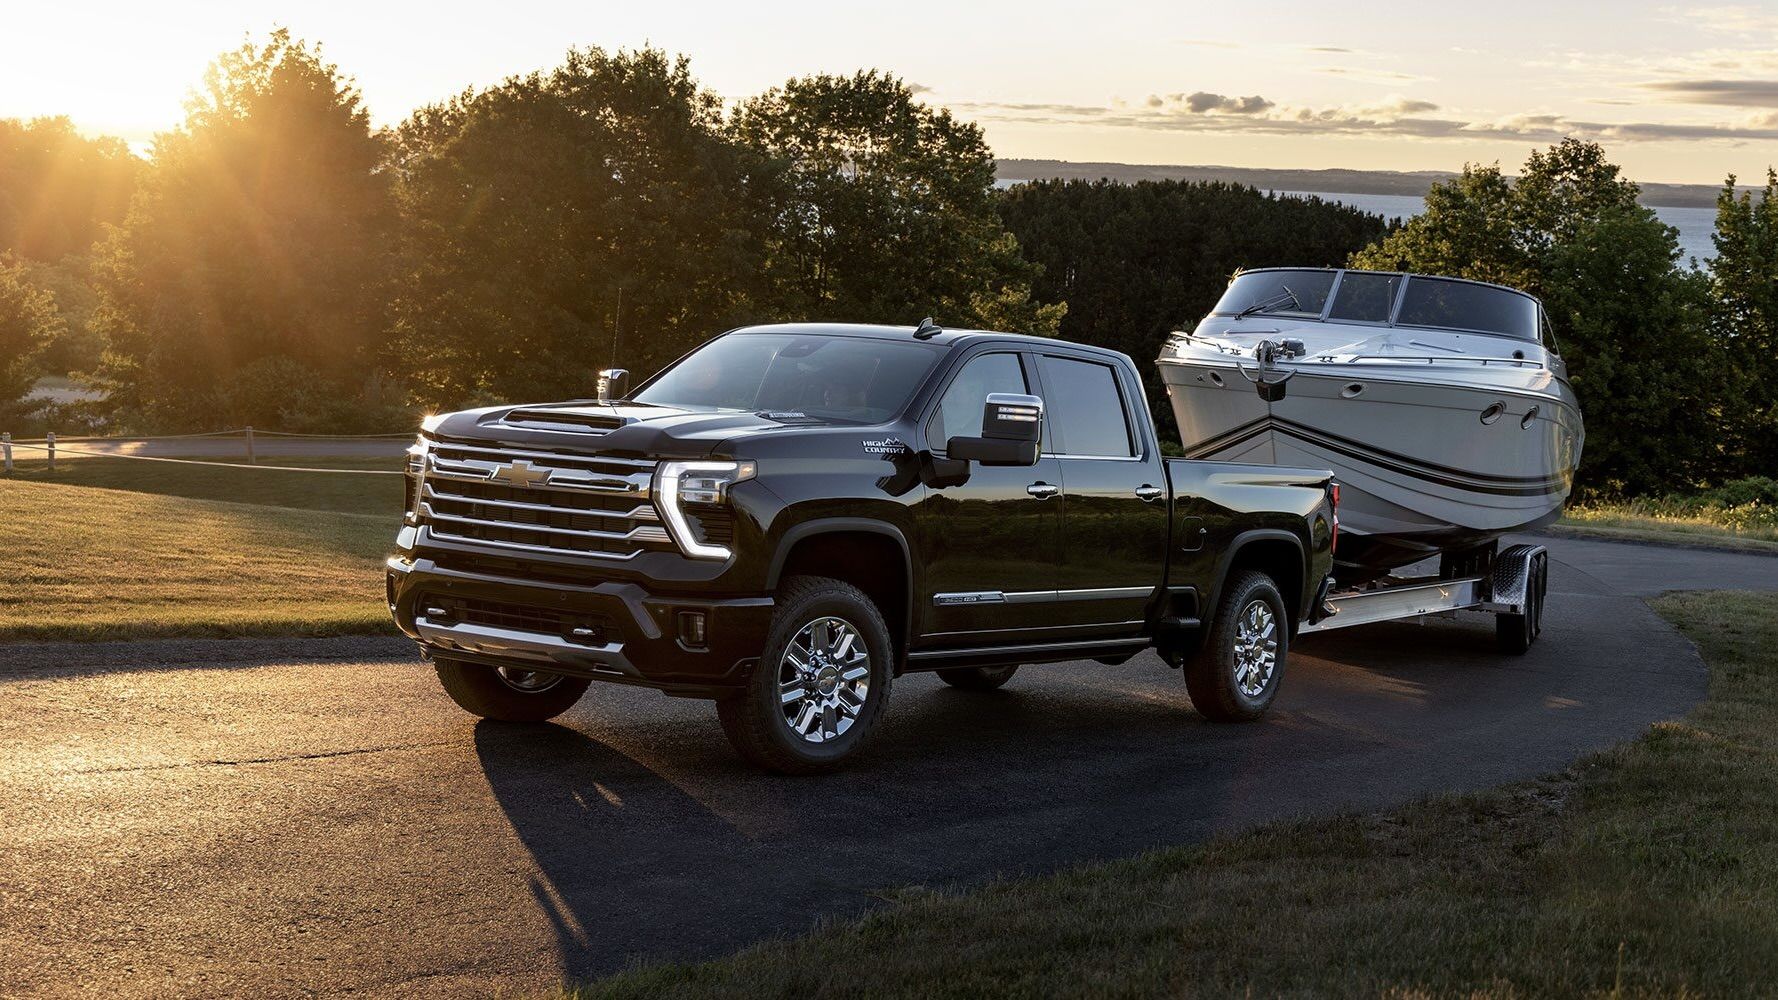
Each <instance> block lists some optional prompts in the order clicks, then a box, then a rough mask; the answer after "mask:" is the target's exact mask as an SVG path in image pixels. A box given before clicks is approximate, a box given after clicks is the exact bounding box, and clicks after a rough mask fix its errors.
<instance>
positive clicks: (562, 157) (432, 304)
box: [394, 48, 766, 405]
mask: <svg viewBox="0 0 1778 1000" xmlns="http://www.w3.org/2000/svg"><path fill="white" fill-rule="evenodd" d="M721 124H722V117H721V101H720V100H719V99H718V98H717V97H716V95H714V94H712V93H710V92H709V91H707V90H704V89H703V88H701V87H700V86H699V85H698V83H697V82H696V81H695V80H694V79H693V78H692V76H691V73H690V70H689V67H688V65H687V63H686V61H685V60H684V59H673V58H670V57H668V56H667V55H666V54H665V53H663V52H660V51H659V50H655V49H643V50H641V51H637V52H616V53H606V52H604V51H602V50H600V49H597V48H590V49H575V50H571V51H570V52H569V53H568V56H567V59H566V61H565V62H564V63H563V65H561V66H560V67H558V68H556V69H555V70H553V71H551V72H549V73H533V74H530V75H528V76H522V77H514V78H512V79H509V80H507V81H505V82H504V83H502V84H500V85H499V86H496V87H493V88H490V89H488V90H484V91H479V92H468V93H465V94H462V95H460V96H458V97H457V98H455V99H453V100H451V101H448V102H446V103H444V104H439V105H434V106H430V107H426V108H422V109H420V110H419V111H416V112H415V113H414V114H413V116H412V117H411V118H409V119H408V120H407V121H406V122H404V123H403V124H402V126H401V127H400V129H399V130H398V131H397V133H396V137H395V157H394V163H395V169H396V171H397V173H398V174H399V176H400V196H401V204H402V207H403V210H404V214H405V216H406V227H405V232H404V236H403V253H402V270H403V274H402V280H401V282H400V285H399V292H398V295H397V297H396V300H395V305H394V313H395V322H396V330H397V333H398V338H399V344H400V350H399V351H398V353H397V354H396V355H395V357H394V362H395V364H394V367H395V368H396V369H397V370H398V371H404V370H409V369H411V370H412V372H413V376H414V382H415V392H416V394H417V397H418V398H419V399H421V400H423V401H425V402H428V403H431V404H434V405H452V404H457V403H461V402H463V401H465V400H470V399H474V398H476V397H478V396H480V397H491V398H499V399H520V398H564V397H573V396H586V395H589V394H590V393H591V388H592V385H593V381H594V378H595V373H596V371H597V370H598V369H600V368H603V367H606V366H607V365H609V364H610V363H611V362H612V361H613V360H618V361H620V362H622V363H623V364H624V365H625V366H627V367H630V368H633V369H636V370H637V373H638V375H641V374H645V373H647V372H650V371H653V370H655V369H656V368H658V367H660V366H662V365H664V364H665V363H666V362H668V361H671V360H672V359H673V358H675V357H677V356H678V355H679V354H681V353H683V352H684V351H685V350H687V349H689V348H691V347H693V346H695V345H696V344H698V343H700V342H702V341H703V340H705V339H707V338H708V337H711V336H713V335H715V334H717V333H720V332H721V331H722V329H723V328H724V327H725V326H728V325H733V324H735V323H737V322H742V321H745V320H748V319H751V318H753V316H754V315H755V313H754V312H753V311H752V310H753V308H754V302H755V301H756V298H757V295H756V293H757V291H758V289H759V288H760V278H759V275H760V274H761V271H762V268H763V262H762V259H761V256H760V255H761V252H762V241H761V239H760V237H759V233H760V232H761V231H762V229H763V228H764V226H765V225H766V222H765V216H764V209H763V206H762V205H761V204H760V203H759V202H758V200H757V199H756V198H755V197H754V196H753V194H752V193H751V188H750V184H749V159H750V158H749V157H748V156H747V155H745V154H744V151H742V150H739V149H737V148H735V147H734V146H733V145H732V144H731V143H729V142H727V141H726V140H725V138H724V137H723V136H722V134H721ZM619 340H621V343H618V342H617V341H619Z"/></svg>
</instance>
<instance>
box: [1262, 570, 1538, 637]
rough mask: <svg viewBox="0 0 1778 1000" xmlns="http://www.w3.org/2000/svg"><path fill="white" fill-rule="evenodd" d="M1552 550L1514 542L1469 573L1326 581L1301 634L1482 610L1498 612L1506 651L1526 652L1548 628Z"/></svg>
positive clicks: (1496, 618)
mask: <svg viewBox="0 0 1778 1000" xmlns="http://www.w3.org/2000/svg"><path fill="white" fill-rule="evenodd" d="M1549 573H1550V559H1549V551H1548V550H1547V549H1545V548H1544V547H1543V546H1541V545H1510V546H1508V547H1506V548H1505V549H1502V550H1501V551H1500V552H1498V553H1497V554H1495V556H1494V559H1493V562H1492V565H1491V566H1489V567H1488V570H1487V571H1486V572H1483V573H1479V574H1471V575H1465V576H1457V575H1450V576H1447V575H1440V576H1430V577H1428V576H1422V577H1386V578H1384V579H1383V580H1380V581H1377V582H1376V583H1373V584H1370V585H1368V586H1365V587H1362V588H1356V589H1352V590H1343V591H1336V590H1334V589H1333V578H1332V577H1329V578H1328V579H1327V581H1326V582H1324V583H1323V584H1322V593H1321V599H1320V600H1319V601H1317V602H1316V611H1315V613H1314V614H1312V615H1311V616H1310V618H1309V621H1308V622H1306V623H1304V624H1303V625H1302V627H1301V628H1299V629H1297V634H1298V635H1309V634H1312V633H1315V632H1327V631H1331V630H1333V629H1336V628H1346V627H1348V626H1352V625H1369V624H1372V623H1374V622H1387V621H1400V620H1402V619H1407V618H1424V617H1426V616H1428V615H1455V614H1456V612H1458V611H1482V612H1488V613H1492V614H1493V615H1494V635H1495V638H1496V640H1497V641H1498V642H1499V644H1500V650H1501V652H1503V653H1511V654H1514V655H1518V654H1522V653H1524V652H1525V651H1526V650H1528V649H1530V648H1531V644H1532V643H1533V642H1535V641H1536V640H1537V635H1538V633H1539V632H1541V631H1543V598H1544V594H1545V592H1546V591H1547V589H1548V587H1549Z"/></svg>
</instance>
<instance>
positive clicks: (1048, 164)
mask: <svg viewBox="0 0 1778 1000" xmlns="http://www.w3.org/2000/svg"><path fill="white" fill-rule="evenodd" d="M995 173H996V176H997V178H998V179H999V180H1001V181H1003V182H1004V181H1031V180H1050V179H1059V180H1094V181H1096V180H1102V179H1103V180H1113V181H1121V182H1124V183H1133V182H1135V181H1158V180H1186V181H1226V182H1228V183H1232V184H1246V185H1249V186H1251V187H1256V188H1259V189H1260V190H1262V191H1342V192H1347V193H1350V194H1394V195H1410V196H1413V197H1416V198H1424V197H1425V196H1426V192H1427V190H1428V189H1429V188H1431V187H1432V185H1433V184H1434V183H1435V182H1438V181H1444V180H1449V179H1451V178H1452V177H1455V176H1457V175H1456V174H1455V173H1453V172H1451V171H1447V170H1414V171H1400V170H1343V169H1329V170H1274V169H1268V168H1263V167H1223V166H1188V165H1167V164H1139V163H1075V162H1072V161H1069V160H1019V159H1006V160H1000V161H998V163H997V169H996V171H995ZM1638 183H1639V184H1640V186H1641V188H1642V198H1641V201H1642V203H1643V204H1644V205H1649V206H1657V207H1661V208H1713V207H1715V205H1716V196H1717V194H1718V193H1719V192H1720V191H1721V190H1722V188H1721V186H1720V185H1715V184H1659V183H1649V184H1641V183H1640V182H1638ZM1735 190H1737V191H1754V192H1755V193H1756V194H1757V192H1758V190H1759V189H1758V188H1751V187H1748V186H1747V185H1737V187H1736V189H1735Z"/></svg>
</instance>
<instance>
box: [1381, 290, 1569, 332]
mask: <svg viewBox="0 0 1778 1000" xmlns="http://www.w3.org/2000/svg"><path fill="white" fill-rule="evenodd" d="M1395 325H1396V326H1428V327H1433V328H1435V329H1439V330H1473V331H1475V332H1478V333H1497V334H1503V335H1505V336H1508V337H1516V338H1518V339H1519V340H1529V341H1531V342H1532V343H1534V344H1535V343H1537V341H1538V335H1537V300H1536V299H1533V298H1532V297H1531V296H1529V295H1523V294H1520V293H1519V292H1514V291H1509V290H1507V289H1505V288H1495V287H1493V286H1491V285H1477V284H1473V283H1471V282H1467V281H1449V280H1446V279H1443V278H1422V277H1420V276H1418V275H1415V276H1414V277H1411V278H1409V279H1408V290H1407V294H1405V295H1403V296H1402V300H1401V312H1399V313H1397V314H1396V317H1395Z"/></svg>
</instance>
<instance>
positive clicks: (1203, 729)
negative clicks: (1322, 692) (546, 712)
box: [475, 668, 1362, 979]
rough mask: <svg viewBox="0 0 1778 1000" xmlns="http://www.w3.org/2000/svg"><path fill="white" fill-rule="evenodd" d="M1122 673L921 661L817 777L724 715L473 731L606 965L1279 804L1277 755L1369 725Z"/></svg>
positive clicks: (550, 907) (560, 903)
mask: <svg viewBox="0 0 1778 1000" xmlns="http://www.w3.org/2000/svg"><path fill="white" fill-rule="evenodd" d="M1060 670H1061V673H1059V674H1058V675H1057V678H1058V679H1061V678H1064V677H1065V676H1066V668H1060ZM1147 674H1148V671H1142V675H1147ZM1147 679H1149V680H1153V679H1154V678H1147ZM1173 679H1174V680H1175V681H1177V678H1176V677H1174V678H1173ZM1114 680H1117V681H1119V683H1118V684H1117V685H1116V686H1110V685H1105V684H1100V683H1072V682H1068V681H1063V682H1062V683H1059V684H1058V683H1043V684H1039V685H1031V686H1030V687H1029V688H1028V689H1024V688H1021V689H1016V690H1007V691H999V692H991V693H964V692H957V691H951V690H949V689H935V688H934V686H933V685H932V682H931V681H930V680H929V679H922V680H921V682H920V683H918V684H911V683H910V684H908V685H905V690H898V691H897V692H896V699H895V703H894V706H893V708H892V710H891V711H890V712H889V713H888V716H887V717H886V719H885V723H886V724H885V726H884V728H883V730H882V731H880V732H879V733H878V734H876V738H875V739H874V740H873V746H872V747H871V748H870V750H869V751H868V752H867V753H866V754H865V756H864V757H863V758H861V759H860V760H859V761H858V762H857V766H855V767H853V768H851V769H849V770H847V771H845V772H842V773H840V774H837V775H831V776H827V777H822V778H814V779H789V778H782V777H776V776H771V775H765V774H761V773H758V772H755V771H753V770H751V769H750V768H748V767H747V766H746V765H744V764H742V763H740V762H739V761H738V760H736V759H735V758H734V757H733V756H732V754H729V753H728V751H727V748H726V745H725V744H723V743H722V736H721V734H720V732H719V731H717V730H716V728H715V726H714V724H713V723H714V720H711V722H712V724H711V725H709V726H707V727H698V726H691V725H687V726H684V727H674V729H673V736H672V737H671V739H670V740H668V739H667V738H665V737H663V736H662V735H661V733H662V732H663V730H661V729H654V728H651V729H649V730H648V735H646V736H643V737H641V738H639V739H637V740H636V742H635V744H634V745H631V744H630V743H629V738H628V737H625V736H618V737H614V739H621V740H624V742H623V743H621V744H620V743H617V742H613V743H607V742H601V741H600V740H597V739H594V738H592V737H590V736H588V735H586V734H584V733H582V732H579V731H577V730H575V729H571V728H567V727H564V726H559V725H549V726H543V727H524V728H521V727H509V726H504V725H501V724H499V723H490V722H482V723H479V724H477V726H476V727H475V746H476V752H477V755H478V757H479V760H480V764H481V767H482V770H483V772H484V774H485V775H486V778H487V781H488V785H489V787H490V789H491V790H492V792H493V795H494V798H495V800H496V801H497V802H498V803H499V805H500V808H501V809H502V810H503V811H504V812H505V814H506V817H507V819H508V820H509V821H510V823H511V824H512V828H513V830H514V831H515V833H516V834H517V836H518V838H519V839H520V841H521V842H522V843H523V845H524V847H525V849H526V851H527V852H528V853H529V855H530V859H531V861H532V862H533V863H534V865H535V869H534V870H533V871H530V872H525V873H523V876H522V877H524V878H527V879H528V880H529V885H528V888H529V890H530V892H531V894H532V896H533V897H534V898H535V900H536V902H537V906H538V908H539V910H540V912H542V913H543V914H544V915H545V916H546V917H547V919H548V920H549V923H550V926H551V928H552V930H553V933H554V935H555V938H556V944H557V949H558V952H559V954H560V956H561V961H562V965H563V972H564V975H565V976H567V977H568V978H570V979H589V978H594V977H597V976H600V975H605V974H609V973H611V972H614V971H617V970H620V969H622V968H625V967H627V966H630V965H633V964H636V963H638V962H642V961H648V960H656V959H668V958H671V959H699V958H705V957H714V956H717V955H721V954H725V953H728V952H731V951H733V950H735V949H737V948H740V947H743V946H745V945H747V944H749V943H752V942H754V941H757V940H759V939H761V938H764V937H769V936H773V935H777V934H791V933H798V932H801V931H804V930H806V929H808V928H809V927H810V926H811V925H812V924H813V922H814V921H816V920H817V919H819V918H821V917H824V916H847V915H852V914H856V913H858V912H860V911H861V910H863V909H865V908H867V907H870V906H874V905H878V904H879V903H880V901H881V900H883V899H884V898H888V897H891V896H893V895H894V894H895V893H896V892H897V891H899V890H901V889H904V888H905V887H908V886H933V887H937V886H951V885H968V884H974V883H977V882H979V881H981V880H983V879H987V878H992V877H994V876H996V875H1017V874H1039V873H1044V872H1049V871H1053V870H1056V869H1059V868H1063V867H1066V866H1068V865H1071V864H1076V863H1080V862H1083V861H1092V860H1100V859H1109V858H1115V857H1122V856H1127V855H1129V854H1132V853H1136V852H1139V851H1141V850H1143V849H1146V848H1149V847H1153V846H1158V845H1163V844H1169V843H1178V842H1180V841H1182V840H1187V841H1188V840H1193V839H1198V838H1201V837H1203V836H1205V835H1207V834H1209V833H1210V832H1213V831H1215V830H1216V829H1220V828H1225V827H1227V826H1229V825H1231V824H1233V823H1236V822H1244V821H1246V819H1247V818H1248V817H1249V816H1251V815H1252V814H1254V813H1255V811H1256V810H1259V811H1271V810H1273V809H1274V806H1273V805H1272V804H1271V803H1270V802H1268V801H1267V794H1266V793H1265V791H1264V788H1265V787H1266V786H1265V784H1264V783H1263V782H1260V781H1257V780H1255V777H1256V775H1257V774H1258V773H1260V772H1263V770H1264V769H1266V768H1267V767H1271V766H1275V765H1277V764H1278V763H1280V762H1282V761H1284V760H1287V759H1289V757H1290V756H1291V755H1292V754H1296V753H1301V752H1304V751H1305V749H1308V748H1313V747H1316V746H1323V747H1327V745H1328V744H1329V743H1330V742H1331V743H1333V744H1338V745H1351V744H1352V743H1354V742H1362V741H1361V740H1355V738H1354V737H1353V736H1352V734H1350V733H1345V732H1339V731H1336V730H1332V729H1323V728H1321V727H1316V726H1312V725H1300V724H1293V723H1290V722H1288V721H1286V722H1285V723H1284V724H1282V725H1279V726H1275V727H1271V728H1269V729H1268V728H1261V727H1226V726H1209V725H1206V724H1205V723H1203V722H1202V720H1200V719H1199V718H1198V716H1196V714H1195V713H1193V712H1192V711H1191V709H1190V707H1189V702H1188V701H1187V699H1186V698H1185V694H1184V691H1183V690H1182V689H1181V690H1178V691H1171V692H1170V694H1157V695H1145V694H1144V692H1143V691H1142V690H1141V685H1140V684H1139V683H1136V684H1133V685H1132V686H1129V687H1126V686H1125V685H1124V684H1123V683H1122V681H1123V678H1114ZM1137 680H1138V679H1137V678H1136V677H1130V678H1129V681H1131V682H1136V681H1137ZM1169 688H1170V686H1169ZM686 721H689V720H686ZM620 732H629V730H623V731H620ZM1327 748H1328V749H1331V747H1327ZM669 756H670V758H671V761H670V762H669V761H668V760H667V759H666V758H667V757H669ZM651 760H659V761H661V763H660V765H659V766H658V769H657V768H656V767H651V766H649V764H648V763H647V762H648V761H651ZM669 775H671V776H669Z"/></svg>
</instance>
